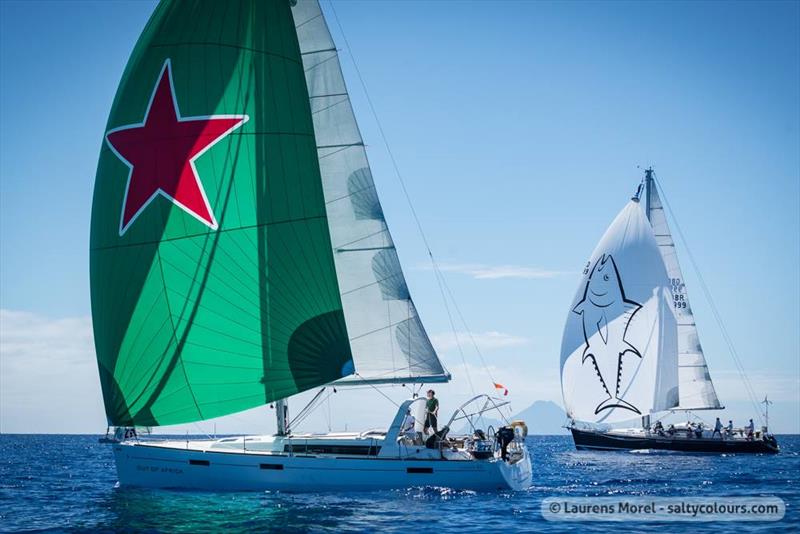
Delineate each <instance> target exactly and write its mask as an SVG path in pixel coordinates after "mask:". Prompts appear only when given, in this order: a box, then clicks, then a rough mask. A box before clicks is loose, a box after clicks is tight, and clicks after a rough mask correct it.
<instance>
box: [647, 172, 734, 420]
mask: <svg viewBox="0 0 800 534" xmlns="http://www.w3.org/2000/svg"><path fill="white" fill-rule="evenodd" d="M646 193H647V197H646V201H647V206H648V209H649V218H650V224H651V225H652V226H653V232H654V233H655V236H656V242H657V243H658V247H659V248H660V249H661V256H662V257H663V258H664V264H665V265H666V266H667V276H669V279H670V287H671V289H672V307H673V311H674V312H675V318H676V320H677V321H678V377H679V380H680V392H681V398H680V403H679V405H678V408H679V409H682V410H683V409H685V410H714V409H719V408H721V407H722V406H721V405H720V403H719V399H718V398H717V392H716V391H715V390H714V383H713V382H712V381H711V375H710V374H709V372H708V366H707V365H706V358H705V355H704V354H703V347H702V346H701V345H700V337H699V336H698V334H697V326H696V325H695V322H694V314H693V313H692V307H691V305H690V304H689V294H688V293H687V291H686V283H685V281H684V278H683V273H682V272H681V266H680V264H679V263H678V254H677V251H676V250H675V241H674V240H673V239H672V233H671V232H670V231H669V225H668V224H667V217H666V214H665V213H664V206H663V205H662V203H661V198H660V197H659V196H658V191H657V189H656V184H655V182H654V181H650V182H649V184H648V187H647V191H646Z"/></svg>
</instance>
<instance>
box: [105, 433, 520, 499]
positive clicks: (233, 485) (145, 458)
mask: <svg viewBox="0 0 800 534" xmlns="http://www.w3.org/2000/svg"><path fill="white" fill-rule="evenodd" d="M189 445H190V444H189V443H187V446H189ZM113 449H114V458H115V460H116V465H117V474H118V476H119V483H120V485H121V486H129V487H149V488H180V489H195V490H208V491H288V492H318V491H320V492H324V491H371V490H385V489H397V488H408V487H414V486H439V487H447V488H453V489H465V490H483V491H487V490H488V491H491V490H522V489H525V488H527V487H528V486H530V484H531V474H532V473H531V462H530V456H529V454H528V453H527V451H524V453H523V455H522V457H521V458H519V459H517V461H515V462H513V463H511V462H507V461H504V460H502V459H500V458H489V459H486V460H474V459H470V460H464V459H442V458H438V459H437V458H427V459H409V458H380V457H368V458H355V457H337V456H333V455H318V456H314V455H288V454H274V453H267V454H264V453H258V452H251V451H233V450H227V451H208V450H201V449H188V448H187V449H179V448H175V447H173V446H158V445H152V444H146V445H145V444H140V443H135V442H123V443H116V444H114V445H113ZM437 453H438V451H437Z"/></svg>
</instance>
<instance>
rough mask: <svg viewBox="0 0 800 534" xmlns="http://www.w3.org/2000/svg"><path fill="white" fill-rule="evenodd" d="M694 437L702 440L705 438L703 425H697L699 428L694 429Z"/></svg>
mask: <svg viewBox="0 0 800 534" xmlns="http://www.w3.org/2000/svg"><path fill="white" fill-rule="evenodd" d="M694 436H695V437H696V438H702V437H703V423H699V424H698V425H697V428H695V429H694Z"/></svg>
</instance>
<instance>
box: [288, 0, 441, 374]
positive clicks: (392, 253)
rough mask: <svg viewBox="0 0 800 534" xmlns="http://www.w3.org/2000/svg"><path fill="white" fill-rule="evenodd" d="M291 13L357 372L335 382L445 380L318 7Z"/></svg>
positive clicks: (303, 4)
mask: <svg viewBox="0 0 800 534" xmlns="http://www.w3.org/2000/svg"><path fill="white" fill-rule="evenodd" d="M292 13H293V16H294V21H295V27H296V29H297V35H298V39H299V44H300V52H301V57H302V60H303V64H304V68H305V75H306V85H307V87H308V99H309V103H310V106H311V116H312V119H313V124H314V132H315V135H316V139H317V154H318V160H319V166H320V172H321V176H322V183H323V193H324V196H325V202H326V204H325V205H326V209H327V215H328V222H329V228H330V235H331V243H332V250H333V257H334V262H335V265H336V274H337V278H338V282H339V289H340V291H341V298H342V306H343V309H344V316H345V322H346V324H347V331H348V334H349V336H350V346H351V349H352V354H353V361H354V364H355V371H356V373H357V374H356V375H354V376H352V377H349V378H346V379H344V381H343V382H345V383H354V384H356V383H357V384H366V383H373V384H379V383H403V382H423V381H424V382H439V381H447V380H449V378H450V375H449V374H448V373H447V371H446V370H445V369H444V367H443V366H442V364H441V362H440V361H439V358H438V356H437V354H436V351H435V350H434V348H433V346H432V344H431V342H430V339H429V337H428V334H427V333H426V331H425V328H424V326H423V325H422V322H421V320H420V319H419V315H418V313H417V310H416V307H415V305H414V302H413V300H412V299H411V296H410V293H409V291H408V287H407V284H406V281H405V277H404V275H403V272H402V269H401V267H400V261H399V258H398V256H397V251H396V249H395V245H394V242H393V240H392V237H391V234H390V232H389V228H388V226H387V224H386V220H385V218H384V214H383V209H382V207H381V204H380V200H379V199H378V193H377V191H376V189H375V183H374V181H373V178H372V172H371V170H370V167H369V162H368V160H367V154H366V151H365V149H364V142H363V139H362V137H361V133H360V132H359V129H358V124H357V122H356V119H355V115H354V113H353V109H352V105H351V102H350V97H349V94H348V91H347V87H346V85H345V82H344V77H343V75H342V70H341V66H340V63H339V56H338V52H337V49H336V46H335V44H334V42H333V39H332V37H331V35H330V32H329V30H328V26H327V23H326V22H325V18H324V16H323V14H322V11H321V9H320V6H319V3H318V2H317V1H316V0H298V2H297V3H296V5H294V6H293V7H292Z"/></svg>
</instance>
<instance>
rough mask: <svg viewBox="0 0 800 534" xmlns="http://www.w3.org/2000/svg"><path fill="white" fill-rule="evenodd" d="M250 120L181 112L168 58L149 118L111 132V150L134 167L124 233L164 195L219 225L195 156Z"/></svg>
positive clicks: (123, 218)
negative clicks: (146, 209) (153, 202)
mask: <svg viewBox="0 0 800 534" xmlns="http://www.w3.org/2000/svg"><path fill="white" fill-rule="evenodd" d="M247 120H248V116H247V115H209V116H202V117H181V113H180V110H179V109H178V101H177V99H176V97H175V89H174V84H173V81H172V66H171V62H170V60H169V59H167V60H166V61H165V62H164V67H163V68H162V69H161V74H160V75H159V79H158V81H157V82H156V86H155V87H154V88H153V94H152V96H151V97H150V103H149V104H148V106H147V111H146V112H145V115H144V121H143V122H142V123H141V124H131V125H127V126H121V127H119V128H114V129H113V130H110V131H109V132H108V133H107V134H106V140H107V141H108V144H109V146H110V147H111V150H112V151H113V152H114V153H115V154H116V155H117V156H118V157H119V158H120V159H121V160H122V161H123V162H125V164H126V165H128V167H130V172H129V174H128V184H127V187H126V189H125V199H124V200H123V203H122V215H121V216H120V224H119V235H120V236H121V235H123V234H124V233H125V232H126V231H127V230H128V228H129V227H130V226H131V224H132V223H133V222H134V221H135V220H136V218H137V217H138V216H139V214H141V213H142V212H143V211H144V209H145V208H146V207H147V206H148V205H149V204H150V202H152V201H153V200H154V199H155V198H156V197H157V196H159V195H162V196H164V197H165V198H167V199H168V200H170V201H171V202H173V203H174V204H176V205H177V206H179V207H180V208H182V209H183V210H185V211H186V212H187V213H188V214H189V215H191V216H192V217H194V218H195V219H197V220H199V221H200V222H202V223H203V224H205V225H207V226H209V227H210V228H212V229H214V230H216V229H217V220H216V219H215V218H214V213H213V212H212V210H211V205H210V204H209V202H208V198H207V197H206V193H205V190H204V189H203V184H202V182H201V181H200V177H199V176H198V174H197V169H196V168H195V165H194V161H195V160H196V159H197V158H198V157H200V155H202V154H203V153H204V152H205V151H206V150H208V149H209V148H211V147H212V146H213V145H214V144H215V143H216V142H217V141H219V140H220V139H222V138H223V137H225V136H226V135H227V134H229V133H231V132H232V131H233V130H235V129H236V128H238V127H239V126H241V125H242V124H244V123H245V122H247Z"/></svg>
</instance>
